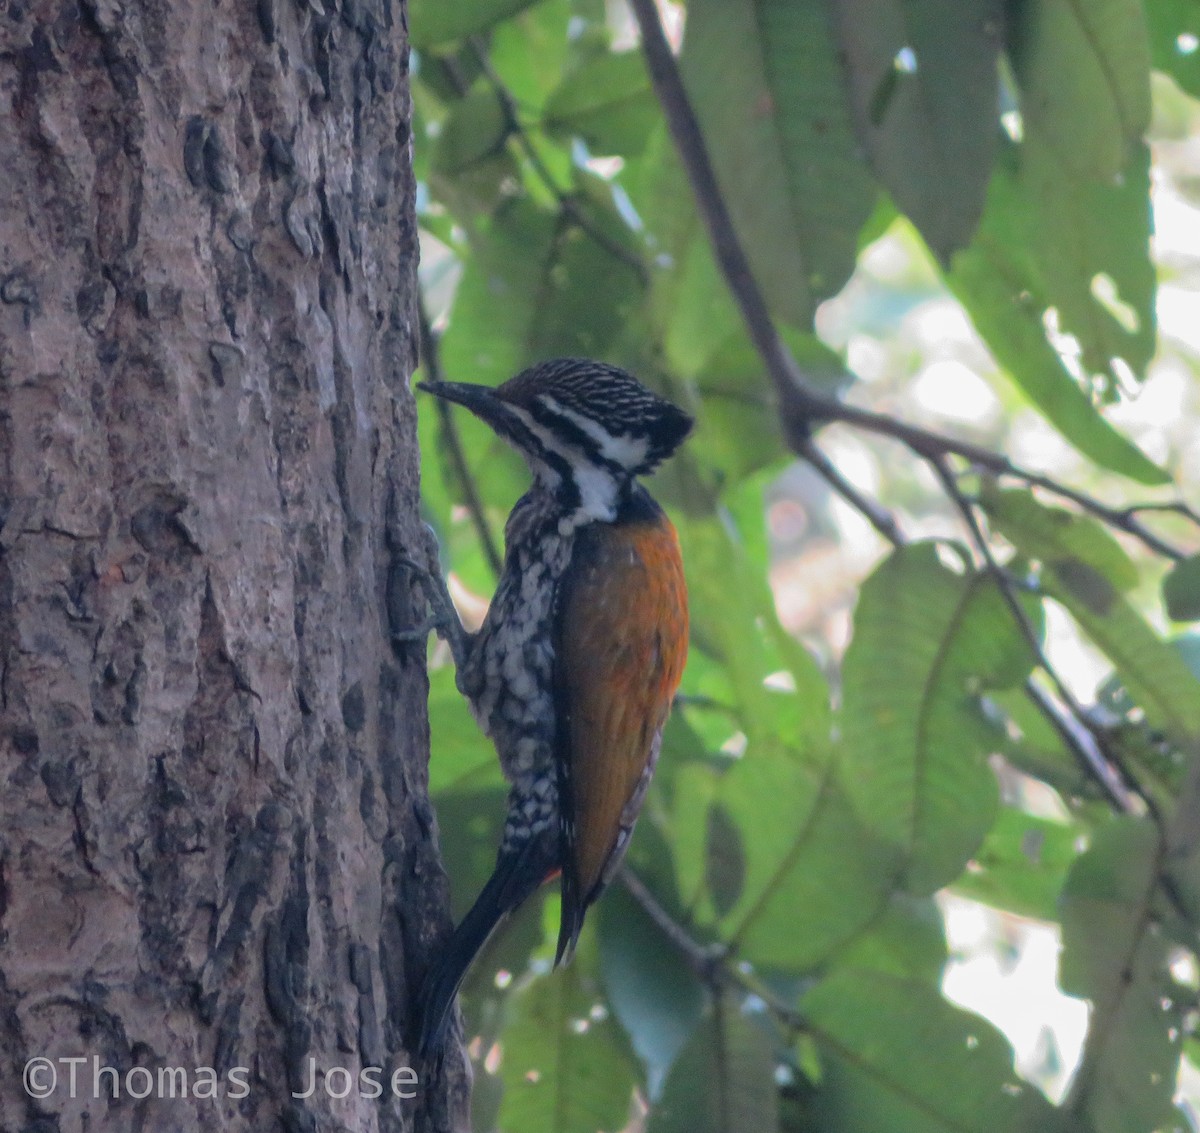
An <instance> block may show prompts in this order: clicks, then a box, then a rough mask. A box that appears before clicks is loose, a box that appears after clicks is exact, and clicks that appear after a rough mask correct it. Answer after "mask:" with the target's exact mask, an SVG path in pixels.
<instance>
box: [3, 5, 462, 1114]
mask: <svg viewBox="0 0 1200 1133" xmlns="http://www.w3.org/2000/svg"><path fill="white" fill-rule="evenodd" d="M407 59H408V55H407V40H406V31H405V23H404V8H403V2H402V0H307V2H296V0H258V2H257V3H256V4H250V3H244V2H241V0H205V2H197V0H82V2H81V0H6V2H5V3H4V4H0V98H2V100H3V101H2V103H0V157H2V161H0V300H2V302H0V456H2V462H0V712H2V718H0V784H2V786H0V792H2V793H0V1129H3V1130H6V1131H7V1130H17V1129H22V1130H37V1131H46V1130H58V1129H61V1130H84V1129H89V1130H96V1129H114V1130H116V1129H120V1130H127V1129H140V1128H145V1129H155V1130H160V1129H161V1130H167V1129H170V1130H193V1129H195V1130H199V1129H212V1128H229V1129H253V1130H267V1129H274V1128H283V1129H286V1130H310V1129H343V1128H344V1129H352V1130H373V1129H426V1128H431V1129H443V1128H449V1127H452V1126H456V1125H461V1124H462V1122H463V1121H464V1113H465V1103H464V1100H463V1098H464V1093H465V1088H466V1082H465V1078H464V1074H463V1071H462V1069H461V1067H458V1066H457V1065H456V1066H454V1067H452V1068H451V1069H450V1071H449V1072H448V1073H446V1074H444V1075H443V1074H442V1073H441V1072H439V1071H438V1069H437V1068H426V1067H421V1066H415V1069H416V1072H417V1074H418V1076H419V1078H420V1081H419V1084H418V1085H417V1086H416V1087H415V1094H416V1096H415V1097H412V1098H401V1097H397V1096H394V1095H393V1092H392V1089H391V1087H392V1080H391V1077H392V1074H393V1072H394V1071H395V1070H396V1069H397V1068H398V1067H401V1066H403V1065H406V1064H407V1063H409V1062H410V1061H411V1058H410V1056H409V1055H408V1053H407V1051H406V1049H405V1045H404V1044H405V1039H406V1036H407V1034H408V1020H407V1014H408V1009H409V1001H410V997H411V994H412V983H413V980H414V979H415V978H416V977H417V975H419V973H420V971H421V969H422V968H423V966H424V961H425V952H426V949H427V948H428V942H429V940H430V939H431V937H432V936H433V935H434V934H435V931H436V930H438V929H439V928H442V927H444V926H443V920H444V917H445V911H444V910H445V883H444V878H443V875H442V873H441V870H440V867H439V865H438V863H437V859H436V856H435V853H434V850H433V849H432V846H431V835H430V826H431V821H430V818H429V809H428V803H427V801H426V794H425V760H426V757H427V754H428V731H427V723H426V716H425V694H426V684H425V677H424V665H423V653H422V651H421V650H419V649H416V650H412V651H411V655H410V656H406V655H404V654H403V653H399V654H398V653H396V652H394V651H393V650H392V649H391V647H390V645H389V624H395V623H396V622H401V623H403V622H405V621H406V620H412V618H413V610H412V609H411V607H410V599H409V591H410V581H409V579H408V578H407V577H406V576H405V574H404V573H403V571H402V570H400V569H399V568H398V566H397V565H396V564H395V563H394V562H393V561H392V560H393V557H394V556H395V555H397V554H403V553H408V554H415V553H416V552H415V550H414V549H415V548H417V547H419V546H420V537H419V530H420V528H419V523H418V515H417V506H418V499H417V491H418V490H417V454H416V440H415V433H414V407H413V401H412V397H411V395H410V393H409V390H408V385H407V380H408V377H409V375H410V373H411V371H412V368H413V366H414V364H415V349H416V348H415V339H416V333H415V327H416V320H415V318H414V315H413V311H414V305H413V297H414V286H415V267H416V260H417V246H416V229H415V223H414V219H413V179H412V173H411V166H410V160H409V119H410V105H409V98H408V83H407ZM389 618H390V619H391V621H390V622H389ZM35 1057H41V1058H45V1059H49V1060H51V1062H52V1063H53V1070H54V1071H55V1072H56V1073H57V1086H56V1088H54V1089H53V1090H52V1091H50V1092H49V1095H48V1096H46V1097H44V1098H41V1099H38V1098H34V1097H32V1096H30V1093H29V1091H28V1090H26V1089H25V1088H24V1087H23V1084H22V1072H23V1069H24V1068H25V1067H26V1064H27V1062H28V1060H29V1059H31V1058H35ZM73 1058H74V1059H82V1060H83V1061H81V1062H75V1063H70V1062H67V1061H65V1060H68V1059H73ZM366 1066H378V1067H382V1068H383V1069H382V1072H381V1073H379V1074H377V1075H375V1076H374V1080H375V1081H378V1082H379V1083H380V1086H381V1088H382V1097H380V1098H378V1099H376V1098H371V1097H364V1096H362V1094H364V1093H365V1094H370V1093H373V1092H374V1088H375V1087H374V1081H373V1080H372V1079H371V1077H368V1079H367V1080H366V1081H365V1082H363V1083H361V1085H362V1089H361V1090H360V1082H359V1080H358V1075H359V1073H360V1071H361V1070H362V1069H363V1068H364V1067H366ZM102 1067H111V1068H113V1070H114V1071H115V1073H111V1074H110V1073H108V1072H107V1071H104V1070H102V1069H101V1068H102ZM206 1067H207V1068H211V1075H212V1080H210V1076H209V1073H205V1072H204V1071H203V1069H202V1068H206ZM312 1067H315V1070H316V1082H317V1088H316V1090H315V1092H313V1093H312V1095H311V1096H309V1097H300V1098H297V1097H293V1091H297V1092H301V1093H303V1092H305V1091H306V1090H307V1089H308V1086H309V1078H310V1073H311V1072H312V1071H311V1068H312ZM72 1068H74V1073H75V1077H76V1083H75V1087H76V1088H75V1090H74V1094H75V1096H74V1097H71V1096H69V1095H70V1093H71V1090H70V1089H69V1086H70V1074H71V1072H72ZM143 1068H144V1069H143ZM170 1068H179V1069H181V1070H182V1071H183V1072H184V1075H183V1078H182V1079H181V1077H180V1076H179V1074H178V1072H177V1071H176V1072H172V1071H171V1070H170ZM238 1068H245V1069H244V1071H239V1070H238ZM343 1072H345V1073H348V1075H349V1076H350V1077H349V1078H347V1077H345V1075H344V1073H343ZM50 1081H51V1071H50V1069H48V1068H47V1067H46V1066H42V1067H40V1073H39V1072H38V1069H35V1070H34V1072H33V1080H32V1081H31V1082H27V1083H26V1084H27V1085H30V1086H31V1087H32V1088H33V1089H34V1090H35V1091H38V1090H41V1091H42V1092H46V1084H47V1083H48V1082H50ZM184 1082H186V1088H187V1091H188V1096H187V1097H186V1098H183V1097H180V1096H178V1095H179V1093H180V1091H181V1088H183V1083H184ZM148 1083H149V1084H150V1089H149V1091H148V1093H147V1096H145V1097H143V1098H138V1097H136V1096H133V1095H136V1094H140V1093H143V1092H146V1086H147V1084H148ZM96 1085H98V1086H99V1089H98V1091H96V1090H95V1089H94V1087H95V1086H96ZM398 1085H399V1088H400V1090H401V1092H403V1093H410V1092H412V1091H413V1086H412V1085H411V1078H410V1077H408V1076H405V1075H401V1076H400V1078H399V1080H398ZM344 1089H348V1091H349V1092H348V1093H347V1095H346V1096H345V1097H342V1098H338V1097H335V1096H332V1095H335V1094H340V1093H342V1092H343V1090H344ZM171 1091H173V1092H174V1093H175V1094H176V1095H177V1096H175V1097H171V1096H170V1092H171ZM197 1094H199V1095H200V1096H197ZM213 1094H215V1096H205V1095H213Z"/></svg>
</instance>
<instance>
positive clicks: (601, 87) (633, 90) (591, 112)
mask: <svg viewBox="0 0 1200 1133" xmlns="http://www.w3.org/2000/svg"><path fill="white" fill-rule="evenodd" d="M659 119H660V111H659V108H658V102H657V100H656V99H655V97H654V92H653V91H652V90H651V88H650V76H649V75H648V74H647V73H646V65H645V62H644V61H643V59H642V56H641V53H640V52H637V51H630V52H624V53H622V54H619V55H614V54H612V53H608V52H606V53H604V54H602V55H598V56H596V57H595V58H593V59H590V60H589V61H588V62H586V63H584V64H583V65H582V66H581V67H579V68H577V69H576V70H574V71H572V72H571V73H570V74H569V75H567V77H566V78H565V79H564V80H563V81H562V83H561V85H560V86H559V87H558V88H557V89H556V90H555V91H554V93H553V94H552V95H551V96H550V98H549V99H548V101H547V102H546V108H545V115H544V126H545V129H546V130H547V131H548V132H550V133H556V132H557V133H565V134H568V135H570V134H578V135H579V136H580V137H582V138H583V139H584V141H585V142H587V145H588V148H589V149H590V150H591V151H592V153H594V154H621V155H626V156H627V155H630V154H636V153H639V152H641V150H642V149H644V148H645V145H646V141H647V139H648V138H649V136H650V133H651V131H652V130H653V128H654V126H655V124H656V123H657V122H658V121H659Z"/></svg>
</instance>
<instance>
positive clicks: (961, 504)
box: [926, 456, 1134, 813]
mask: <svg viewBox="0 0 1200 1133" xmlns="http://www.w3.org/2000/svg"><path fill="white" fill-rule="evenodd" d="M926 459H927V461H928V463H929V466H930V467H931V468H932V469H933V471H934V473H935V474H936V476H937V478H938V479H939V480H940V481H941V483H942V488H943V490H944V491H945V493H946V495H947V496H949V497H950V500H951V502H952V503H953V504H954V506H955V507H956V508H957V509H958V511H959V512H960V514H961V515H962V517H963V521H964V522H965V523H966V526H967V530H968V531H969V532H970V535H971V542H972V543H973V544H974V546H975V549H976V550H977V551H978V552H979V555H980V557H981V558H982V559H983V562H984V566H985V568H986V569H987V572H988V574H990V575H991V576H992V579H993V581H994V582H995V583H996V587H997V589H998V590H999V592H1000V596H1001V598H1002V599H1003V600H1004V604H1005V605H1006V606H1007V607H1008V609H1009V612H1010V613H1011V614H1012V617H1013V621H1014V622H1015V623H1016V626H1017V629H1018V630H1019V631H1020V633H1021V636H1022V637H1023V638H1024V639H1025V642H1026V644H1027V645H1028V646H1029V648H1030V651H1031V652H1032V653H1033V657H1034V660H1035V661H1036V662H1037V666H1038V668H1039V669H1041V670H1042V672H1044V673H1045V674H1046V676H1047V677H1049V678H1050V682H1051V683H1052V684H1053V685H1054V691H1055V693H1056V694H1057V696H1058V699H1059V701H1061V703H1062V704H1063V705H1064V706H1065V707H1066V709H1067V713H1066V714H1060V713H1059V712H1057V711H1055V706H1054V704H1053V702H1052V701H1051V700H1050V699H1049V698H1048V697H1047V696H1046V695H1045V692H1044V690H1042V689H1039V688H1038V686H1037V685H1036V684H1035V683H1034V682H1033V681H1028V682H1026V691H1027V693H1028V695H1029V696H1030V697H1031V699H1032V700H1033V701H1034V703H1035V704H1036V705H1037V707H1038V708H1039V709H1040V710H1041V711H1042V712H1043V714H1045V715H1046V717H1047V718H1048V719H1049V720H1050V721H1051V723H1052V724H1054V725H1055V726H1056V728H1057V730H1058V733H1059V735H1060V736H1061V737H1062V739H1063V741H1064V742H1065V743H1066V744H1067V746H1068V747H1070V749H1071V751H1072V752H1073V753H1074V754H1075V757H1076V758H1077V759H1078V760H1079V761H1080V763H1081V764H1082V766H1083V767H1084V769H1085V770H1086V771H1087V772H1088V774H1090V775H1091V776H1092V777H1093V778H1094V779H1095V780H1096V781H1097V782H1098V783H1099V784H1100V786H1101V787H1102V788H1103V789H1104V791H1105V793H1106V794H1107V795H1108V796H1109V798H1110V799H1111V800H1112V801H1113V803H1114V804H1115V805H1116V806H1117V807H1118V808H1119V809H1120V810H1122V811H1123V812H1125V813H1129V812H1130V811H1132V810H1133V808H1134V804H1133V799H1132V797H1131V796H1130V794H1129V791H1128V790H1127V789H1126V787H1125V784H1124V782H1122V780H1121V776H1120V775H1119V774H1118V772H1117V771H1116V769H1115V767H1114V760H1113V759H1112V758H1111V757H1110V756H1109V755H1108V753H1107V752H1106V750H1105V745H1104V744H1103V742H1102V741H1101V739H1100V737H1099V736H1098V735H1097V734H1096V732H1095V730H1094V729H1093V728H1092V727H1091V726H1090V724H1089V721H1088V715H1087V711H1086V710H1085V709H1084V707H1083V705H1081V704H1080V703H1079V701H1078V700H1076V698H1075V694H1074V693H1072V692H1071V690H1070V689H1069V688H1068V687H1067V685H1066V683H1065V682H1064V681H1063V679H1062V677H1060V676H1059V674H1058V671H1057V670H1056V669H1055V668H1054V666H1053V665H1052V664H1051V663H1050V659H1049V658H1048V657H1047V656H1046V651H1045V649H1043V647H1042V642H1041V638H1040V637H1039V636H1038V632H1037V629H1036V628H1035V627H1034V624H1033V622H1032V621H1031V620H1030V617H1029V614H1028V612H1027V611H1026V610H1025V607H1024V606H1022V605H1021V600H1020V598H1018V597H1017V592H1016V588H1015V587H1014V586H1013V582H1012V578H1011V576H1010V575H1009V573H1008V572H1007V571H1006V570H1005V569H1004V568H1003V567H1002V566H1001V565H1000V563H999V562H998V561H997V559H996V555H995V552H994V551H993V550H992V545H991V542H990V541H989V539H988V537H987V534H986V533H985V532H984V530H983V528H982V526H980V523H979V517H978V516H977V515H976V514H975V508H974V507H973V506H972V504H971V501H970V500H969V499H967V497H966V496H965V495H964V494H963V492H962V489H961V488H959V486H958V481H957V480H956V479H955V476H954V472H953V470H952V469H951V468H950V466H949V464H948V463H947V462H946V458H945V457H944V456H930V457H927V458H926Z"/></svg>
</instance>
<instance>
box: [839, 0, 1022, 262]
mask: <svg viewBox="0 0 1200 1133" xmlns="http://www.w3.org/2000/svg"><path fill="white" fill-rule="evenodd" d="M833 7H834V10H835V11H836V13H837V25H838V35H837V39H838V48H839V51H840V53H841V57H842V60H843V63H844V66H845V68H846V73H847V77H848V79H849V86H850V98H851V102H852V105H853V108H854V123H855V127H856V129H857V131H858V136H859V137H860V138H861V139H862V141H863V144H864V145H865V146H866V148H867V152H868V153H869V154H870V157H871V164H872V166H873V167H874V169H875V172H876V174H877V175H878V176H879V179H880V181H881V182H882V183H883V184H884V186H885V187H886V188H887V190H888V191H889V192H890V193H891V195H892V198H893V200H894V201H895V202H896V205H897V206H898V207H899V208H900V210H901V211H902V212H904V213H905V214H907V216H908V217H909V218H910V219H911V220H912V222H913V224H914V225H916V227H917V230H918V231H919V232H920V233H921V235H922V236H923V237H924V238H925V242H926V243H927V244H928V245H929V247H930V249H931V250H932V252H933V253H934V255H935V256H937V258H938V259H939V260H941V261H942V262H943V263H945V262H946V261H947V260H948V259H949V257H950V254H951V253H952V252H954V251H955V250H956V249H958V248H961V247H963V246H964V245H965V244H966V243H967V242H968V241H969V240H970V238H971V234H972V233H973V232H974V231H975V227H976V225H977V224H978V223H979V217H980V215H981V213H982V212H983V201H984V194H985V191H986V189H987V183H988V176H989V174H990V172H991V167H992V159H993V156H994V154H995V149H996V135H997V128H996V104H997V87H998V83H997V77H996V58H997V54H998V51H999V46H1000V21H1001V5H1000V3H999V0H949V2H947V0H882V2H881V0H834V3H833Z"/></svg>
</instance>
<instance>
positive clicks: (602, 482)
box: [512, 405, 617, 520]
mask: <svg viewBox="0 0 1200 1133" xmlns="http://www.w3.org/2000/svg"><path fill="white" fill-rule="evenodd" d="M512 412H513V413H514V414H515V415H516V416H517V417H518V418H519V419H520V422H521V424H522V425H524V426H525V428H527V429H528V430H529V431H530V432H531V433H532V434H533V435H534V436H535V437H537V439H538V441H539V442H540V443H541V444H542V445H544V446H545V447H546V448H547V449H549V450H550V451H551V452H555V453H558V454H559V455H560V456H561V457H562V458H563V459H564V460H566V461H567V463H568V464H570V466H571V469H572V472H573V473H574V477H575V486H576V487H577V488H578V489H579V512H578V514H580V516H581V518H586V519H603V520H611V519H612V518H613V517H614V516H615V515H616V514H617V482H616V480H615V479H614V478H613V475H612V473H611V472H609V471H608V470H607V469H605V468H602V467H601V466H599V465H596V464H593V463H591V461H587V460H580V459H579V456H580V454H579V453H578V452H576V451H575V450H574V449H572V448H571V447H570V446H564V445H563V443H562V441H561V439H560V438H559V437H557V436H556V435H555V434H554V433H553V432H552V431H551V430H549V429H547V428H546V427H545V426H544V425H539V424H538V422H537V421H535V420H534V419H533V416H532V415H531V414H530V413H528V412H527V411H526V410H524V409H521V408H520V407H518V406H515V405H514V406H512ZM601 431H602V432H603V430H601ZM605 435H606V436H607V434H605ZM550 471H553V469H550ZM556 479H557V477H556Z"/></svg>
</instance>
